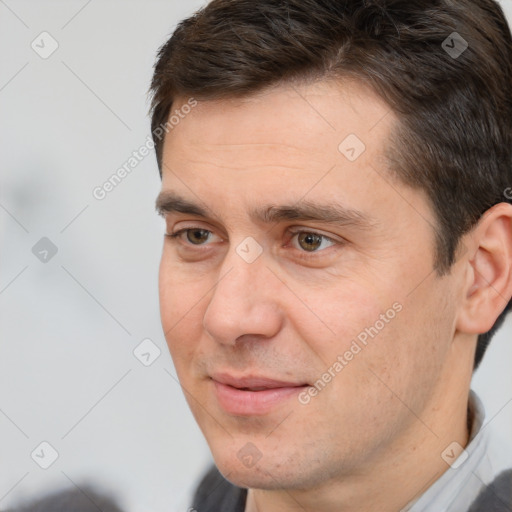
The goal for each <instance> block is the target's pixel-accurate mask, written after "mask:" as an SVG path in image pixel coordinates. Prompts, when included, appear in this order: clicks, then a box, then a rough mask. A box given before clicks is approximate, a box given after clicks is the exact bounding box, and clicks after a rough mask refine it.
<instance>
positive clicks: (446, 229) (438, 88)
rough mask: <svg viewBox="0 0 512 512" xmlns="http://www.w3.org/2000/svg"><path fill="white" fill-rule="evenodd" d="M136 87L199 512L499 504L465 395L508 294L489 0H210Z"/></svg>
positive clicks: (502, 30)
mask: <svg viewBox="0 0 512 512" xmlns="http://www.w3.org/2000/svg"><path fill="white" fill-rule="evenodd" d="M152 93H153V103H152V128H153V135H154V141H155V147H156V154H157V159H158V164H159V168H160V173H161V177H162V191H161V194H160V195H159V198H158V199H157V209H158V211H159V212H160V214H162V215H163V217H164V218H165V222H166V237H165V242H164V247H163V254H162V261H161V267H160V302H161V317H162V324H163V328H164V331H165V335H166V339H167V342H168V346H169V349H170V352H171V355H172V357H173V360H174V364H175V367H176V371H177V374H178V377H179V380H180V383H181V385H182V388H183V390H184V393H185V395H186V397H187V400H188V403H189V405H190V408H191V410H192V413H193V414H194V416H195V419H196V420H197V422H198V424H199V426H200V428H201V430H202V432H203V434H204V435H205V438H206V440H207V442H208V444H209V447H210V449H211V451H212V455H213V458H214V460H215V465H216V468H214V469H213V470H212V471H210V472H209V473H208V474H207V475H206V477H205V478H204V479H203V481H202V483H201V484H200V486H199V489H198V490H197V493H196V496H195V501H194V504H193V505H194V509H195V510H197V511H198V512H206V511H222V512H234V511H237V512H238V511H240V512H241V511H245V512H256V511H260V512H262V511H264V512H275V511H279V512H288V511H297V510H300V511H315V512H324V511H330V512H354V511H366V512H367V511H379V512H388V511H389V512H391V511H393V512H394V511H399V510H410V511H429V512H441V511H450V512H461V511H467V510H471V511H474V510H485V511H486V512H488V511H490V510H508V511H509V510H512V497H511V495H510V489H511V481H512V478H511V472H510V471H509V472H502V471H500V470H498V467H499V466H498V465H496V460H495V459H494V455H493V453H492V452H491V451H490V450H489V449H488V447H487V435H488V429H486V428H485V427H484V428H482V424H483V419H484V418H483V408H482V405H481V404H480V402H479V400H478V398H477V397H476V395H475V394H474V393H473V392H472V391H470V383H471V377H472V373H473V370H474V368H476V367H477V366H478V365H479V364H480V361H481V359H482V357H483V355H484V352H485V349H486V347H487V345H488V343H489V340H490V339H491V337H492V335H493V334H494V332H495V331H496V329H497V328H498V327H499V326H500V325H501V324H502V322H503V319H504V317H505V314H506V313H507V311H508V310H509V309H510V300H511V296H512V205H511V204H510V203H511V197H512V189H511V188H510V187H511V186H512V37H511V34H510V29H509V27H508V25H507V23H506V20H505V17H504V15H503V12H502V10H501V8H500V7H499V5H498V4H497V3H496V2H494V1H493V0H456V1H455V0H421V1H420V0H367V1H361V0H347V1H340V0H213V1H212V2H210V3H209V4H208V5H207V6H206V7H205V8H203V9H202V10H201V11H199V12H198V13H197V14H195V15H194V16H192V17H191V18H189V19H187V20H185V21H183V22H182V23H181V24H180V25H179V26H178V27H177V29H176V31H175V32H174V34H173V36H172V37H171V38H170V40H169V41H168V42H167V43H166V44H165V45H164V46H163V47H162V48H161V50H160V52H159V55H158V61H157V63H156V66H155V73H154V77H153V81H152ZM507 463H509V464H508V467H511V466H512V460H510V459H508V460H507ZM501 469H503V467H502V468H501ZM498 473H499V474H498ZM475 507H476V508H475Z"/></svg>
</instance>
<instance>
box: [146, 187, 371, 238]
mask: <svg viewBox="0 0 512 512" xmlns="http://www.w3.org/2000/svg"><path fill="white" fill-rule="evenodd" d="M155 208H156V211H157V213H158V214H159V215H161V216H164V215H166V214H170V213H185V214H188V215H196V216H198V217H204V218H211V219H214V220H217V221H220V219H218V218H217V217H216V216H215V215H212V214H210V213H208V209H206V208H203V207H202V206H200V205H198V204H196V203H194V202H192V201H189V200H188V199H186V198H184V197H181V196H179V195H178V194H176V193H175V192H170V191H164V192H161V193H160V194H159V195H158V197H157V199H156V204H155ZM249 216H250V218H251V220H252V221H253V222H261V223H264V224H272V223H277V222H283V221H290V220H297V221H299V220H300V221H320V222H325V223H327V224H339V225H342V226H347V225H348V226H354V227H357V228H361V229H367V228H370V227H373V226H374V224H375V222H374V221H373V220H372V219H371V218H370V217H368V216H366V215H364V214H363V213H362V212H360V211H357V210H353V209H349V208H345V207H343V206H342V205H340V204H337V203H324V204H319V203H315V202H312V201H307V200H301V201H299V202H298V203H297V204H294V205H282V206H276V205H268V206H263V207H258V208H254V209H252V210H250V213H249Z"/></svg>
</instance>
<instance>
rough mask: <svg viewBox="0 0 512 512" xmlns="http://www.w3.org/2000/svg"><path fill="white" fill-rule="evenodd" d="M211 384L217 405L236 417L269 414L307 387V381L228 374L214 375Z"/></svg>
mask: <svg viewBox="0 0 512 512" xmlns="http://www.w3.org/2000/svg"><path fill="white" fill-rule="evenodd" d="M211 381H212V384H213V393H214V395H215V397H216V399H217V402H218V404H219V405H220V407H221V408H222V409H223V410H224V411H225V412H227V413H228V414H231V415H234V416H262V415H266V414H268V413H270V412H272V411H273V410H275V409H276V408H277V407H278V406H280V405H283V403H284V402H286V401H288V400H290V399H291V398H293V397H294V396H296V395H298V394H299V393H300V392H301V391H302V390H303V389H304V388H306V387H308V384H307V383H304V382H293V381H282V380H275V379H271V378H267V377H262V376H245V377H234V376H232V375H229V374H225V373H224V374H216V375H213V376H211Z"/></svg>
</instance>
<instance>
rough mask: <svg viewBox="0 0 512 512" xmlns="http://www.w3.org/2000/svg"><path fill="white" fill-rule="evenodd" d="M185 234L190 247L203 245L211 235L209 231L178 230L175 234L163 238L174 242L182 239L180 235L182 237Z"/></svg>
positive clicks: (197, 229)
mask: <svg viewBox="0 0 512 512" xmlns="http://www.w3.org/2000/svg"><path fill="white" fill-rule="evenodd" d="M185 233H186V235H187V242H190V243H191V244H192V245H204V244H203V243H202V242H205V241H207V240H208V239H209V238H210V235H211V234H212V232H211V231H209V230H208V229H202V228H185V229H180V230H179V231H177V232H176V233H172V234H170V235H165V236H166V237H168V238H171V239H173V240H174V239H179V238H182V235H184V234H185Z"/></svg>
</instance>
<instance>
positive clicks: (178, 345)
mask: <svg viewBox="0 0 512 512" xmlns="http://www.w3.org/2000/svg"><path fill="white" fill-rule="evenodd" d="M179 276H180V273H179V271H177V270H176V269H173V268H171V267H170V266H169V265H165V264H164V263H162V264H161V265H160V274H159V297H160V316H161V322H162V328H163V331H164V334H165V339H166V341H167V345H168V347H169V351H170V353H171V356H172V358H173V361H174V364H175V366H176V367H177V368H178V366H180V364H181V363H182V361H183V362H184V361H186V360H187V359H188V358H190V357H191V356H192V354H193V352H194V350H195V349H196V343H197V340H199V339H200V337H201V332H202V316H201V308H202V307H203V302H202V301H201V297H203V296H204V294H205V290H204V286H203V285H201V283H199V282H196V281H187V280H184V279H181V278H179ZM203 300H206V298H204V299H203Z"/></svg>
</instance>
